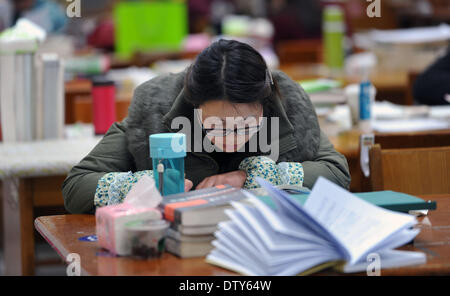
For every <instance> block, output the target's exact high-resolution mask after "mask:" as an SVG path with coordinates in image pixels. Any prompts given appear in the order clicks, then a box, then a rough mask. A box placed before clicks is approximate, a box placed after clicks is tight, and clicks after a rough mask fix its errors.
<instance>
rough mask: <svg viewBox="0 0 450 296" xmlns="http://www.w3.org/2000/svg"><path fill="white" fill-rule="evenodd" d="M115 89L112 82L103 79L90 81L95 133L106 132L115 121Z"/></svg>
mask: <svg viewBox="0 0 450 296" xmlns="http://www.w3.org/2000/svg"><path fill="white" fill-rule="evenodd" d="M115 98H116V89H115V86H114V82H113V81H111V80H105V79H94V80H93V81H92V108H93V118H94V129H95V134H97V135H99V134H100V135H102V134H106V132H107V131H108V129H109V127H110V126H111V125H112V124H113V123H114V122H115V121H116V100H115Z"/></svg>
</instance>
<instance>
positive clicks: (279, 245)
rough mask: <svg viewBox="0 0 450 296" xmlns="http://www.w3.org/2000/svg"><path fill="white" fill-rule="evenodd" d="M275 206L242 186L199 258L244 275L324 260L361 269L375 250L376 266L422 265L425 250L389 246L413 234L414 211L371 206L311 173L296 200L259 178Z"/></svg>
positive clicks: (314, 267) (314, 265) (317, 265)
mask: <svg viewBox="0 0 450 296" xmlns="http://www.w3.org/2000/svg"><path fill="white" fill-rule="evenodd" d="M258 182H259V183H260V184H261V186H262V187H264V188H265V189H266V191H267V192H268V193H269V194H270V196H271V197H272V199H273V200H274V202H275V204H276V206H277V209H276V210H274V209H272V208H270V207H269V206H267V205H266V204H265V203H264V202H262V201H261V200H259V199H258V198H256V197H254V196H253V195H252V194H251V193H249V192H246V194H247V195H248V197H249V200H250V201H251V204H247V203H241V202H232V206H233V208H234V209H233V210H227V211H226V214H227V215H228V216H229V217H230V219H231V220H229V221H226V222H222V223H220V224H219V230H218V231H217V232H216V233H215V236H216V240H215V241H213V245H214V247H215V248H214V249H213V250H212V251H211V253H210V254H209V255H208V256H207V258H206V261H207V262H208V263H211V264H215V265H218V266H221V267H224V268H227V269H231V270H234V271H236V272H238V273H241V274H245V275H297V274H308V273H312V272H315V271H318V270H320V269H323V268H327V267H330V266H335V267H336V268H337V267H339V269H340V270H343V271H344V272H345V271H347V272H355V271H365V270H366V266H367V264H366V262H367V258H368V255H373V254H372V253H377V254H378V255H379V257H380V258H381V262H380V266H381V268H389V267H399V266H404V265H410V264H420V263H424V262H425V260H426V257H425V254H423V253H418V252H406V251H397V250H396V251H393V249H395V248H397V247H400V246H402V245H404V244H406V243H408V242H410V241H411V240H413V239H414V237H416V235H417V234H418V233H419V231H420V230H418V229H414V228H413V226H414V225H415V224H416V223H417V220H416V218H415V217H414V216H412V215H408V214H403V213H396V212H392V211H389V210H385V209H382V208H380V207H377V206H374V205H372V204H370V203H368V202H366V201H363V200H361V199H360V198H358V197H355V196H354V195H353V194H351V193H349V192H348V191H346V190H345V189H342V188H341V187H339V186H337V185H335V184H333V183H332V182H330V181H328V180H326V179H325V178H322V177H321V178H319V179H318V181H317V182H316V184H315V186H314V188H313V190H312V192H311V194H310V196H309V198H308V199H307V201H306V202H305V204H304V205H303V206H302V205H300V204H299V203H298V202H297V201H295V200H294V199H292V197H291V196H289V195H288V194H286V193H285V192H283V191H282V190H279V189H277V188H274V187H273V186H272V185H271V184H270V183H268V182H266V181H264V180H263V179H258Z"/></svg>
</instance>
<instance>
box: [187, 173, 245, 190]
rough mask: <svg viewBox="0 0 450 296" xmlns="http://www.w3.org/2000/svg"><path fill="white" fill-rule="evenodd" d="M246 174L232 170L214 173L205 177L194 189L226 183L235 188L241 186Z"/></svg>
mask: <svg viewBox="0 0 450 296" xmlns="http://www.w3.org/2000/svg"><path fill="white" fill-rule="evenodd" d="M246 178H247V174H246V172H245V171H241V170H239V171H233V172H229V173H225V174H220V175H214V176H211V177H207V178H205V179H204V180H203V181H202V182H200V184H198V185H197V187H196V188H195V189H202V188H209V187H213V186H216V185H221V184H228V185H231V186H233V187H236V188H242V186H244V183H245V179H246Z"/></svg>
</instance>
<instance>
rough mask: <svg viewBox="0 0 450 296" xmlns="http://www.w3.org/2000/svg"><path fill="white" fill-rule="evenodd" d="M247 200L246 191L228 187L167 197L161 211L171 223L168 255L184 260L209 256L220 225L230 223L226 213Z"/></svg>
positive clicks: (168, 237) (164, 198)
mask: <svg viewBox="0 0 450 296" xmlns="http://www.w3.org/2000/svg"><path fill="white" fill-rule="evenodd" d="M245 198H246V195H245V194H244V193H243V191H241V190H240V189H237V188H234V187H231V186H229V185H218V186H216V187H211V188H205V189H200V190H195V191H189V192H185V193H179V194H173V195H168V196H164V197H163V201H162V202H161V205H160V207H161V210H162V211H163V213H164V218H165V219H166V220H168V221H170V222H171V228H170V229H169V231H168V233H167V237H166V249H167V251H169V252H170V253H173V254H175V255H177V256H179V257H181V258H190V257H203V256H206V255H207V254H208V253H209V252H210V251H211V250H212V248H213V246H212V244H211V242H212V241H213V240H214V235H213V234H214V232H215V231H216V230H217V225H218V223H220V222H223V221H226V220H228V219H229V218H228V217H227V215H225V210H226V209H230V208H231V205H230V202H231V201H240V200H243V199H245Z"/></svg>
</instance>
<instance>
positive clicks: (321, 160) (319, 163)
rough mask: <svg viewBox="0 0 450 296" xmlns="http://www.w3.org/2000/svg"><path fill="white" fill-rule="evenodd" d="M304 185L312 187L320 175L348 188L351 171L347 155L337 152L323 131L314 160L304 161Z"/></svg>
mask: <svg viewBox="0 0 450 296" xmlns="http://www.w3.org/2000/svg"><path fill="white" fill-rule="evenodd" d="M302 165H303V172H304V180H303V186H305V187H308V188H310V189H311V188H312V187H313V186H314V183H315V182H316V180H317V178H319V176H322V177H325V178H327V179H328V180H330V181H332V182H334V183H336V184H338V185H340V186H341V187H344V188H346V189H348V188H349V187H350V180H351V178H350V172H349V169H348V164H347V160H346V158H345V156H343V155H342V154H340V153H339V152H337V151H336V150H335V149H334V147H333V144H331V142H330V141H329V140H328V137H327V136H326V135H325V134H324V132H323V131H321V132H320V146H319V150H318V151H317V153H316V155H315V157H314V159H313V160H312V161H304V162H302Z"/></svg>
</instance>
